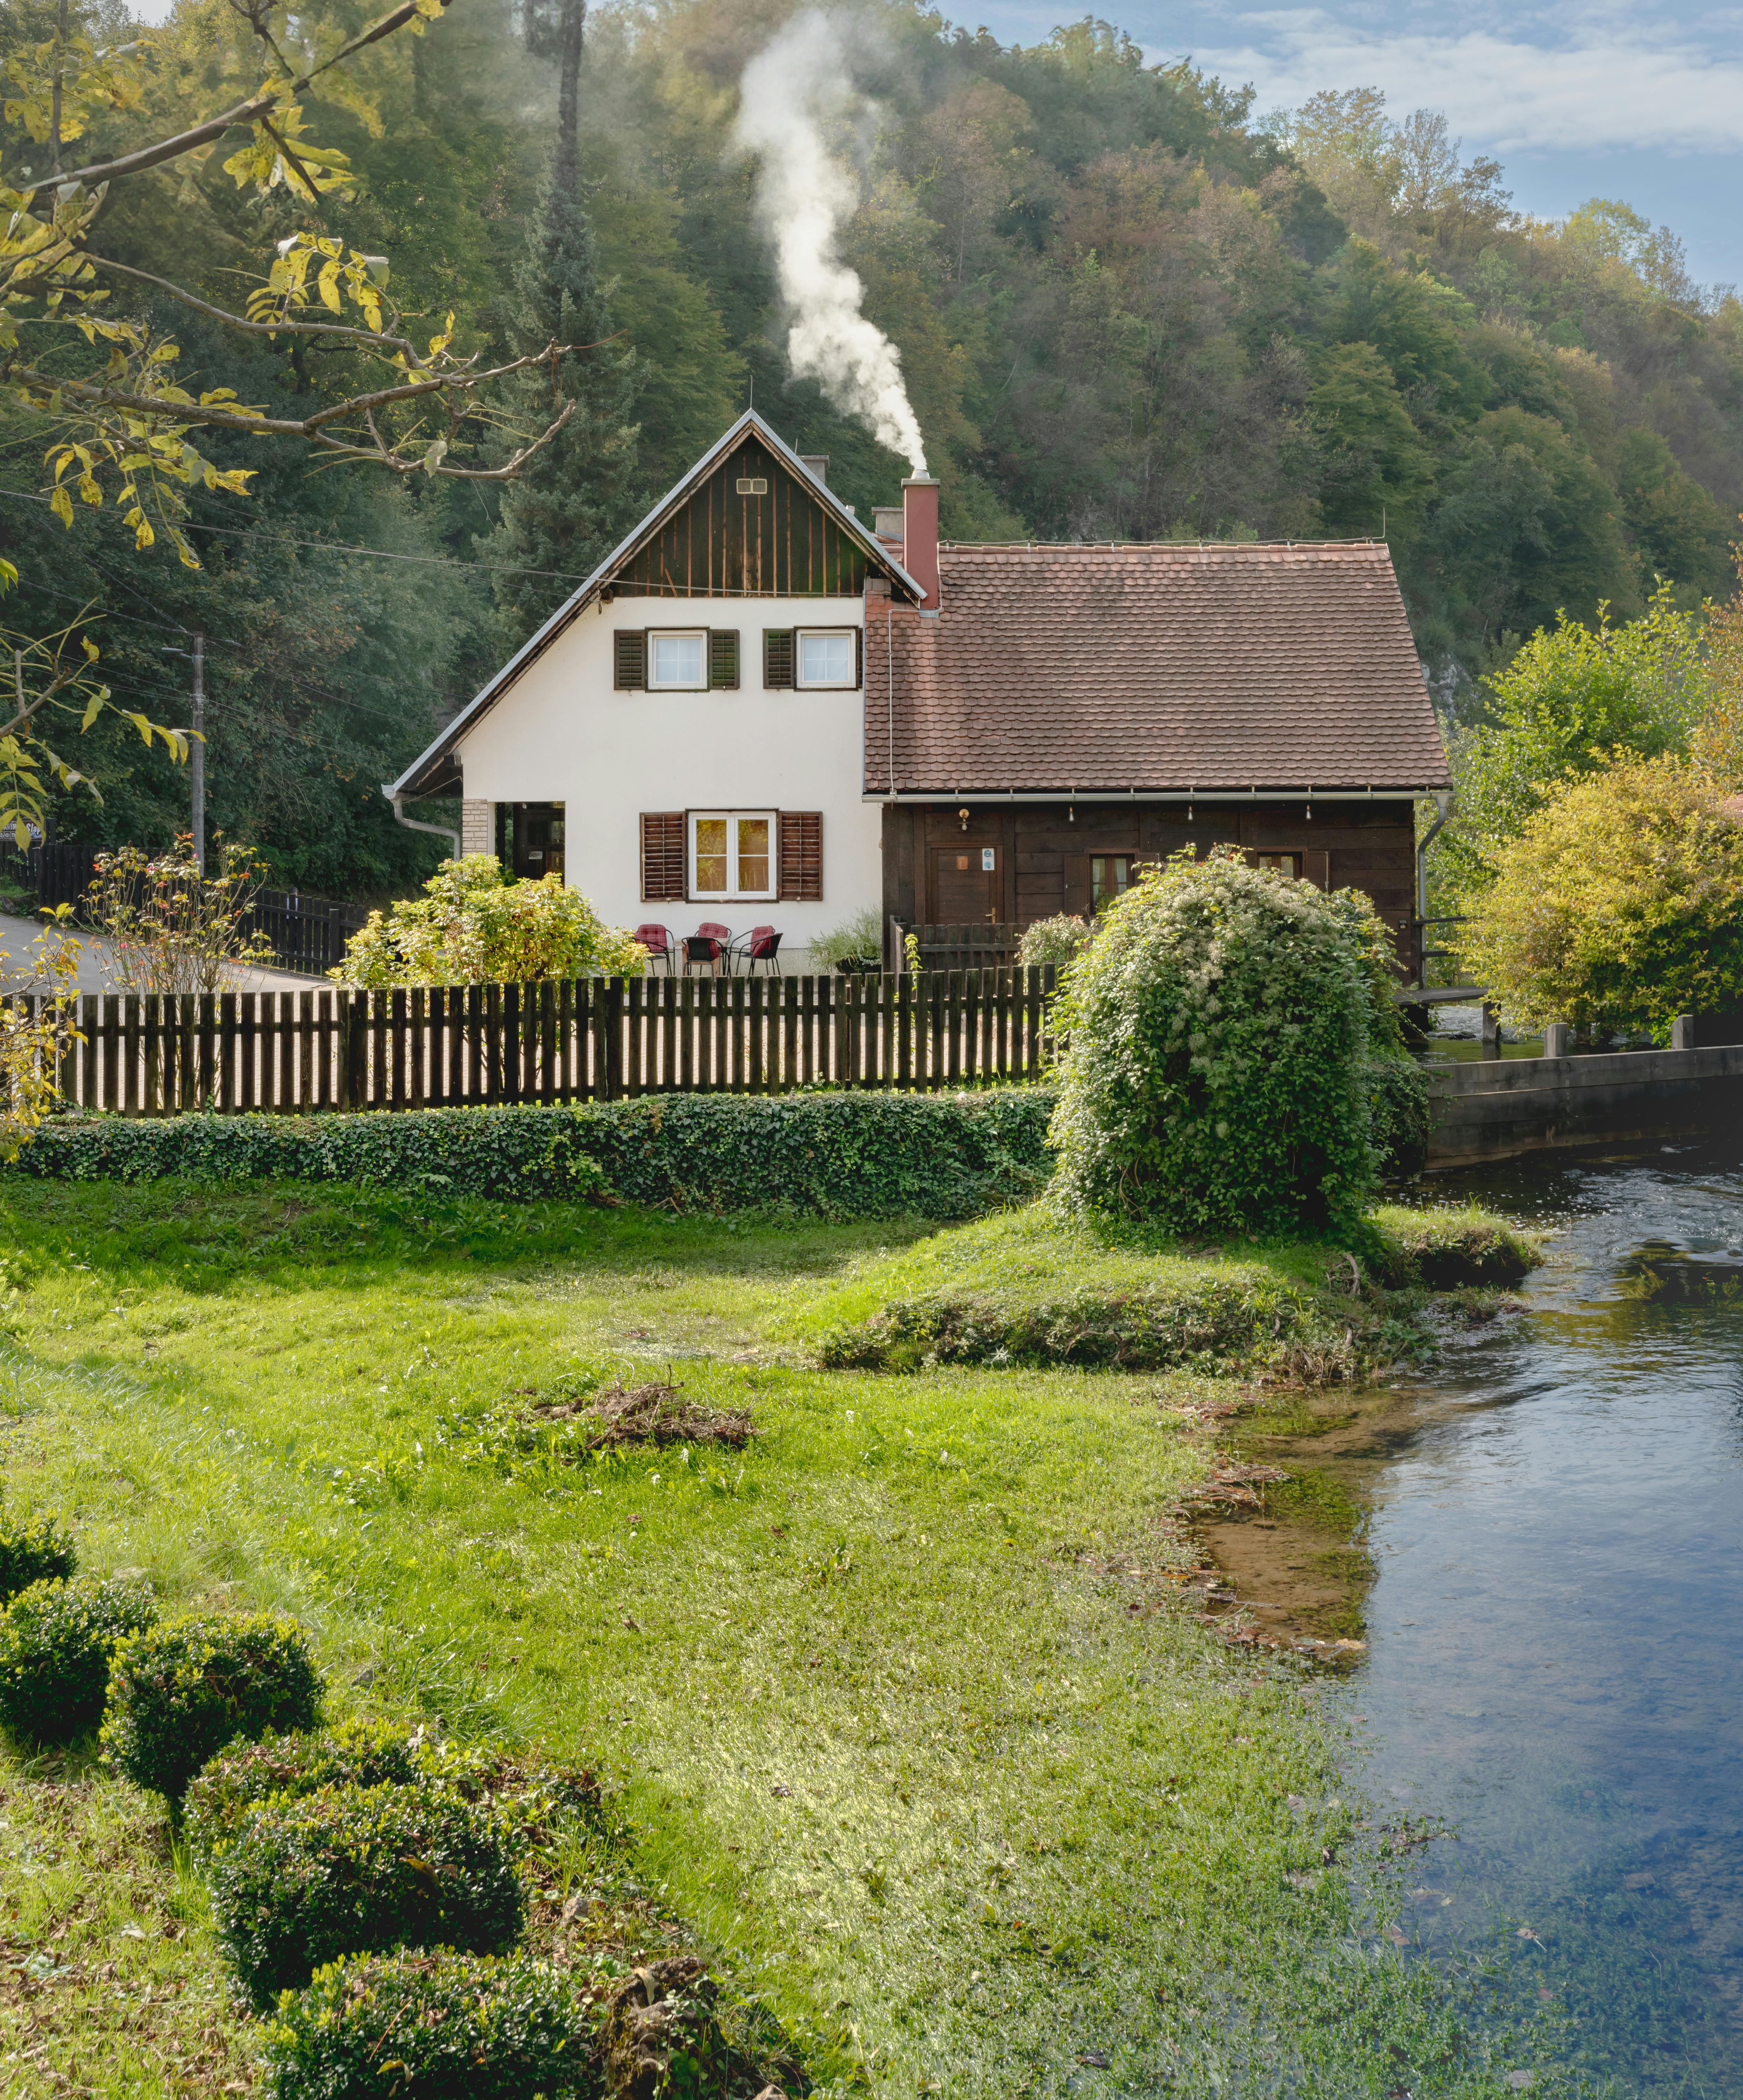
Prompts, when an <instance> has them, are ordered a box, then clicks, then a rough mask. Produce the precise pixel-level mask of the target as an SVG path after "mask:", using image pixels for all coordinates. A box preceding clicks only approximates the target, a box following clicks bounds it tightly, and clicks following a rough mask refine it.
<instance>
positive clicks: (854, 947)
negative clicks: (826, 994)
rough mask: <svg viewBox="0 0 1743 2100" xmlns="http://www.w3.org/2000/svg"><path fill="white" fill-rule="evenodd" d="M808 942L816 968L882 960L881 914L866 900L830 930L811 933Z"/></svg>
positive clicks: (830, 967)
mask: <svg viewBox="0 0 1743 2100" xmlns="http://www.w3.org/2000/svg"><path fill="white" fill-rule="evenodd" d="M808 946H809V948H810V951H811V960H812V964H814V965H815V966H816V968H820V969H825V970H832V969H834V967H835V965H836V964H838V963H845V962H866V963H878V962H882V961H883V913H882V912H881V911H879V910H878V907H877V906H876V905H875V904H868V905H867V906H866V907H865V910H864V911H856V912H855V914H854V915H853V916H852V918H851V919H849V920H845V921H844V922H843V924H841V925H839V926H838V927H836V928H835V929H834V932H833V933H815V934H813V935H812V938H811V940H810V942H809V943H808Z"/></svg>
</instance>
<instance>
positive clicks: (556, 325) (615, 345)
mask: <svg viewBox="0 0 1743 2100" xmlns="http://www.w3.org/2000/svg"><path fill="white" fill-rule="evenodd" d="M586 27H587V4H586V0H563V4H562V8H561V15H560V18H559V21H558V26H557V38H558V63H559V68H560V73H559V86H558V99H557V149H556V152H555V154H554V156H553V157H552V167H551V177H550V182H549V183H548V187H547V189H546V192H545V197H544V210H543V212H542V214H541V218H540V222H539V225H538V226H537V227H536V228H535V231H534V233H533V235H532V237H531V239H530V241H529V242H528V245H527V250H526V256H525V258H523V260H522V264H521V267H520V270H519V271H518V272H517V277H516V289H517V302H516V306H515V309H514V314H513V330H512V333H513V341H514V343H515V346H516V348H517V350H519V351H522V353H523V355H534V354H535V351H533V350H532V349H531V348H530V346H537V345H538V344H540V343H544V342H558V341H561V342H579V343H582V344H584V345H586V346H587V347H585V348H583V349H582V350H579V351H576V352H575V353H574V355H571V356H570V359H569V360H568V361H567V363H566V365H565V367H564V369H563V373H562V377H561V380H560V382H559V385H560V386H561V398H562V403H563V417H564V422H563V427H562V429H561V431H559V432H558V433H557V435H556V436H555V437H554V439H553V440H552V443H550V444H549V445H548V446H547V447H546V448H545V449H544V452H542V453H541V454H540V455H539V457H538V458H537V459H536V460H535V461H532V462H531V463H530V465H528V467H527V469H526V471H525V472H523V473H522V474H521V475H520V477H519V479H517V483H516V485H515V486H514V487H513V489H511V490H510V491H509V492H508V494H507V495H506V496H504V499H503V506H502V520H501V523H500V525H499V527H498V528H497V530H496V532H495V533H494V534H493V535H492V536H491V540H489V542H488V543H487V545H488V549H489V552H490V554H491V557H492V558H495V560H497V561H499V562H502V563H503V564H504V567H501V568H500V569H499V570H498V571H497V575H496V577H495V588H496V597H497V602H498V603H499V604H500V606H501V607H502V608H503V610H504V612H505V613H506V614H507V615H508V617H509V619H510V620H511V621H512V622H513V625H514V627H515V629H516V630H517V636H516V638H517V641H518V640H520V639H522V638H524V637H525V635H526V633H527V632H528V631H529V630H530V629H531V628H533V627H534V626H535V624H537V622H538V620H539V618H540V617H541V616H542V615H543V614H544V612H545V611H548V609H549V607H550V606H551V603H552V598H553V596H554V595H556V594H557V593H558V592H561V591H563V590H565V589H566V588H567V586H565V585H552V582H551V581H550V580H549V578H548V577H545V578H541V577H539V576H520V575H516V574H515V573H513V570H512V569H511V568H510V567H508V566H507V564H510V563H513V564H515V565H517V567H521V568H524V569H535V570H536V569H543V570H546V571H558V572H560V573H563V574H566V575H568V576H586V575H588V573H589V572H590V571H592V570H593V569H594V568H595V567H597V566H598V564H599V562H601V561H602V560H603V559H604V558H605V556H606V555H607V554H610V551H611V549H612V548H613V547H614V546H615V545H617V543H618V540H620V539H621V538H622V537H623V533H624V532H625V531H626V530H627V527H628V526H629V525H630V524H631V523H632V522H633V520H634V518H635V515H636V511H637V510H638V508H639V506H638V505H637V503H636V492H635V490H634V487H633V480H634V475H635V471H636V426H635V425H634V424H633V423H632V421H630V417H631V415H632V412H633V410H634V408H635V402H636V382H637V374H636V361H635V354H634V352H633V351H631V350H629V349H628V348H627V346H626V345H624V344H623V342H621V341H619V340H617V339H616V338H615V336H614V330H613V328H612V324H611V317H610V313H609V312H608V311H607V310H606V306H605V300H604V298H602V297H601V293H600V288H599V271H598V264H597V260H596V256H595V253H594V247H593V232H592V227H591V226H589V224H588V217H587V213H586V211H585V210H583V206H582V202H581V158H580V147H579V138H578V126H579V84H580V73H581V53H582V46H583V40H584V37H585V33H586Z"/></svg>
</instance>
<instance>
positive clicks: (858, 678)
mask: <svg viewBox="0 0 1743 2100" xmlns="http://www.w3.org/2000/svg"><path fill="white" fill-rule="evenodd" d="M853 682H854V684H855V685H856V686H863V685H864V684H865V629H864V628H863V627H856V628H855V629H854V630H853Z"/></svg>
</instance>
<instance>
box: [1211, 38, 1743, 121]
mask: <svg viewBox="0 0 1743 2100" xmlns="http://www.w3.org/2000/svg"><path fill="white" fill-rule="evenodd" d="M1238 19H1239V20H1241V22H1242V23H1243V26H1244V27H1246V28H1247V29H1248V30H1249V32H1252V31H1257V32H1259V34H1258V35H1257V38H1255V40H1254V41H1253V42H1251V43H1248V44H1247V45H1245V46H1233V47H1230V48H1227V49H1221V50H1217V49H1213V50H1204V49H1199V50H1197V51H1195V52H1194V53H1193V63H1194V64H1195V65H1196V66H1199V67H1202V68H1204V69H1205V70H1206V71H1208V72H1210V73H1216V74H1217V75H1219V76H1220V77H1221V78H1222V79H1224V80H1226V81H1231V82H1232V81H1251V82H1252V84H1253V86H1255V88H1256V89H1257V90H1258V98H1259V99H1258V107H1259V108H1260V109H1261V111H1263V110H1267V109H1274V108H1288V107H1291V106H1292V105H1293V104H1297V103H1300V102H1302V101H1304V100H1305V99H1306V98H1307V96H1309V95H1312V94H1314V92H1315V91H1316V90H1318V89H1320V88H1323V87H1379V88H1383V89H1384V90H1385V94H1386V99H1387V101H1388V103H1389V105H1390V106H1391V108H1392V111H1393V114H1394V115H1396V116H1400V117H1402V116H1403V115H1404V114H1405V113H1406V112H1407V111H1409V110H1411V109H1416V108H1424V107H1426V108H1433V109H1441V110H1444V111H1445V112H1446V120H1447V122H1448V123H1449V124H1450V126H1451V127H1452V129H1453V130H1454V131H1455V133H1459V134H1462V135H1463V136H1464V141H1465V143H1466V145H1467V146H1468V147H1471V146H1477V147H1487V148H1493V149H1494V150H1496V151H1499V152H1531V151H1541V150H1550V151H1555V150H1566V149H1569V148H1574V149H1576V150H1579V151H1582V152H1590V151H1592V150H1594V149H1602V148H1618V147H1650V148H1658V149H1660V150H1663V149H1666V148H1668V149H1670V150H1672V151H1675V150H1679V149H1680V150H1682V151H1684V152H1731V151H1734V150H1735V149H1736V148H1738V147H1740V146H1743V63H1739V62H1738V61H1737V60H1734V59H1730V58H1724V59H1719V60H1711V59H1709V58H1708V57H1707V56H1706V55H1705V53H1704V52H1703V51H1701V50H1699V49H1698V48H1695V47H1692V46H1688V45H1686V44H1682V45H1679V43H1678V42H1675V40H1674V38H1673V37H1672V36H1670V35H1667V34H1666V33H1665V25H1662V24H1652V23H1650V22H1648V21H1644V20H1641V19H1640V17H1637V16H1636V17H1627V16H1622V15H1614V14H1612V13H1611V12H1609V11H1608V10H1606V11H1603V12H1601V13H1582V14H1581V15H1577V16H1575V17H1574V19H1573V20H1571V21H1569V20H1566V18H1563V20H1561V21H1557V20H1556V19H1555V18H1554V17H1551V18H1549V19H1547V20H1543V23H1542V29H1543V37H1544V41H1543V42H1532V41H1530V40H1529V38H1528V35H1527V34H1522V33H1520V31H1519V29H1514V30H1512V31H1511V32H1509V31H1507V30H1503V29H1487V28H1473V29H1463V30H1460V31H1459V32H1457V33H1453V34H1441V35H1437V34H1436V33H1433V31H1430V30H1424V29H1386V30H1379V29H1375V30H1370V29H1364V28H1362V26H1360V25H1359V24H1353V23H1350V22H1348V21H1340V20H1337V19H1336V17H1335V16H1333V15H1329V14H1326V13H1323V12H1321V11H1318V10H1317V9H1315V10H1313V11H1301V12H1300V13H1295V12H1291V13H1288V14H1271V15H1245V16H1242V17H1239V18H1238ZM1515 19H1516V20H1518V19H1519V18H1515ZM1536 26H1538V25H1537V24H1530V27H1533V28H1534V27H1536ZM1655 31H1656V32H1657V33H1654V32H1655Z"/></svg>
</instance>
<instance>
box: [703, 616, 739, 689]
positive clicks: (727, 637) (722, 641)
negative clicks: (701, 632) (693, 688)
mask: <svg viewBox="0 0 1743 2100" xmlns="http://www.w3.org/2000/svg"><path fill="white" fill-rule="evenodd" d="M708 683H709V684H710V685H711V686H713V687H714V688H715V690H716V691H719V692H727V693H736V692H737V690H738V629H737V628H736V627H711V628H710V629H709V630H708Z"/></svg>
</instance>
